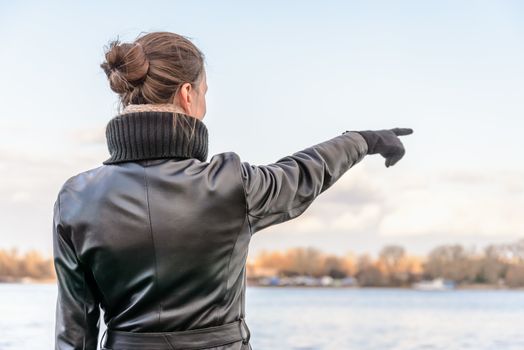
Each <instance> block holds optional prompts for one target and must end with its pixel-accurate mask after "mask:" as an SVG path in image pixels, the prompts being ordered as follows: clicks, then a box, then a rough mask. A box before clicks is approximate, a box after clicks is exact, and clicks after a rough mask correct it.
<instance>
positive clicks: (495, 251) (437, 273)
mask: <svg viewBox="0 0 524 350" xmlns="http://www.w3.org/2000/svg"><path fill="white" fill-rule="evenodd" d="M247 268H248V269H247V272H248V277H249V276H251V277H254V276H255V275H256V274H257V271H260V270H264V269H265V270H266V271H267V269H269V270H270V271H274V273H275V275H276V276H279V277H291V276H297V275H307V276H312V277H322V276H330V277H332V278H344V277H354V278H355V279H356V280H357V281H358V284H359V285H360V286H368V287H408V286H411V284H412V283H415V282H419V281H421V280H431V279H434V278H444V279H448V280H452V281H454V282H455V283H457V284H458V285H460V284H463V285H465V284H486V285H497V286H507V287H524V239H522V240H520V241H517V242H514V243H510V244H492V245H489V246H487V247H485V248H484V249H483V250H481V251H477V250H476V249H475V248H470V249H467V248H465V247H463V246H462V245H460V244H447V245H441V246H438V247H435V248H434V249H432V250H431V251H430V252H429V254H427V256H424V257H419V256H414V255H410V254H408V253H407V252H406V250H405V249H404V248H403V247H402V246H400V245H387V246H384V247H383V248H382V249H381V250H380V252H379V254H378V256H377V257H376V258H372V257H371V256H370V255H369V254H362V255H358V256H357V255H355V254H353V253H348V254H346V255H344V256H337V255H333V254H326V253H323V252H321V251H320V250H318V249H316V248H312V247H306V248H302V247H299V248H292V249H288V250H287V251H284V252H280V251H272V252H268V251H263V252H261V253H260V254H259V255H258V256H257V257H256V258H255V259H254V260H253V261H252V262H250V263H249V264H248V266H247Z"/></svg>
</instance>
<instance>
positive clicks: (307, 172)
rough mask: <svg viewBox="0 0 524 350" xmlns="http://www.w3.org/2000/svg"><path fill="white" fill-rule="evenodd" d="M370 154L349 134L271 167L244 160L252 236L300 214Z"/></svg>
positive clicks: (363, 143) (354, 134)
mask: <svg viewBox="0 0 524 350" xmlns="http://www.w3.org/2000/svg"><path fill="white" fill-rule="evenodd" d="M367 151H368V146H367V143H366V141H365V139H364V138H363V137H362V136H361V135H360V134H358V133H357V132H352V131H350V132H347V131H346V132H344V133H343V134H342V135H339V136H336V137H334V138H332V139H329V140H327V141H324V142H321V143H319V144H316V145H314V146H311V147H308V148H306V149H304V150H302V151H299V152H295V153H294V154H292V155H288V156H285V157H283V158H281V159H279V160H277V161H276V162H275V163H272V164H267V165H251V164H249V163H248V162H245V161H244V162H242V161H241V178H242V181H243V185H244V191H245V197H246V204H247V216H248V220H249V224H250V227H251V234H254V233H255V232H257V231H260V230H262V229H264V228H266V227H268V226H271V225H275V224H278V223H282V222H284V221H288V220H290V219H293V218H295V217H297V216H299V215H301V214H302V213H303V212H304V211H305V210H306V209H307V208H308V207H309V206H310V205H311V203H312V202H313V200H314V199H315V198H316V197H317V196H318V195H320V194H321V193H322V192H324V191H325V190H326V189H328V188H329V187H331V186H332V185H333V184H334V183H335V182H336V181H337V180H338V179H339V178H340V177H341V176H342V175H343V174H344V173H345V172H346V171H347V170H348V169H350V168H351V167H352V166H353V165H355V164H356V163H358V162H359V161H360V160H361V159H362V158H364V156H365V155H366V154H367Z"/></svg>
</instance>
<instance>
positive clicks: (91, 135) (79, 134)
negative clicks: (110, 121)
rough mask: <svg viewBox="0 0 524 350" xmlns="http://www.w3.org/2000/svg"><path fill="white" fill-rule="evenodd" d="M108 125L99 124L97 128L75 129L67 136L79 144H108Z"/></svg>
mask: <svg viewBox="0 0 524 350" xmlns="http://www.w3.org/2000/svg"><path fill="white" fill-rule="evenodd" d="M105 131H106V126H105V125H103V126H99V127H95V128H79V129H73V130H71V131H70V132H69V134H67V138H68V139H69V140H70V141H72V142H74V143H79V144H96V145H105V144H106V134H105Z"/></svg>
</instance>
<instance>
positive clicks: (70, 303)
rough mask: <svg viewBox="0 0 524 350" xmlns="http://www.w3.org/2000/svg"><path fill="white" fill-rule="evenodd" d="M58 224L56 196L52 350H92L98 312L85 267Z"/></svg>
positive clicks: (58, 207) (61, 226)
mask: <svg viewBox="0 0 524 350" xmlns="http://www.w3.org/2000/svg"><path fill="white" fill-rule="evenodd" d="M66 231H67V230H66V229H65V228H64V226H63V224H62V222H61V220H60V195H59V196H58V198H57V200H56V202H55V204H54V213H53V257H54V268H55V271H56V275H57V285H58V294H57V300H56V308H55V310H56V313H55V350H96V349H97V341H98V334H99V322H100V321H99V320H100V309H99V302H98V301H97V300H96V298H95V294H94V293H93V292H92V291H91V288H90V287H89V285H88V283H87V282H86V279H85V278H84V276H85V272H86V270H85V267H84V266H82V264H81V263H80V261H79V260H78V258H77V256H76V254H75V251H74V249H73V245H72V243H71V241H70V240H69V239H68V238H67V234H66Z"/></svg>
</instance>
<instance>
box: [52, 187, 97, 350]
mask: <svg viewBox="0 0 524 350" xmlns="http://www.w3.org/2000/svg"><path fill="white" fill-rule="evenodd" d="M61 193H62V191H60V192H58V225H59V224H60V223H61V222H62V208H61V204H60V194H61ZM56 235H57V237H56V238H57V239H61V240H62V241H63V244H68V243H67V241H66V240H65V239H64V237H62V235H61V234H60V232H59V231H58V230H57V232H56ZM71 248H72V252H73V254H74V258H75V259H76V260H77V263H78V264H79V266H81V262H80V260H79V259H78V256H77V254H76V252H75V250H74V247H71ZM82 272H83V274H82V276H83V279H82V310H83V315H82V316H83V320H84V326H85V327H86V329H87V328H88V326H89V325H88V323H87V305H86V304H87V303H86V299H87V298H86V294H87V288H86V279H85V272H84V271H82ZM85 348H86V335H85V334H84V335H83V337H82V350H84V349H85Z"/></svg>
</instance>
